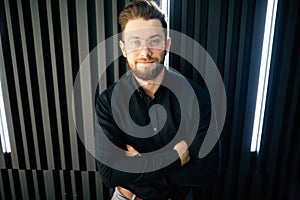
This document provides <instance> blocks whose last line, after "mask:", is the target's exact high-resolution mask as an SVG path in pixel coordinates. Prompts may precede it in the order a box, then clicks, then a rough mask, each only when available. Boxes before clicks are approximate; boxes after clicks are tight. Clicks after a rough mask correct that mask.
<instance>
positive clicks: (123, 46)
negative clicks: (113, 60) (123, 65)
mask: <svg viewBox="0 0 300 200" xmlns="http://www.w3.org/2000/svg"><path fill="white" fill-rule="evenodd" d="M119 45H120V48H121V51H122V53H123V56H124V57H125V58H126V51H125V44H124V42H123V41H122V40H120V42H119Z"/></svg>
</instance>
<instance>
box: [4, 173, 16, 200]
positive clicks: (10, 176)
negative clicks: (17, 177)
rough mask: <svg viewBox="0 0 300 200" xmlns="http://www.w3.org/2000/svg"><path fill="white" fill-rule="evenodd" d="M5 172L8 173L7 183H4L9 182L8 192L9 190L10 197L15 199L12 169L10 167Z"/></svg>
mask: <svg viewBox="0 0 300 200" xmlns="http://www.w3.org/2000/svg"><path fill="white" fill-rule="evenodd" d="M7 173H8V179H9V183H6V184H9V186H10V192H11V197H12V199H16V191H15V186H14V179H13V175H12V170H11V169H9V170H7Z"/></svg>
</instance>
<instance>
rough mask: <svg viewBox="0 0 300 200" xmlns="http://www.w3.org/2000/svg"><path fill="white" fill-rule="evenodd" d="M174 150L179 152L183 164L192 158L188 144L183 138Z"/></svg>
mask: <svg viewBox="0 0 300 200" xmlns="http://www.w3.org/2000/svg"><path fill="white" fill-rule="evenodd" d="M174 150H176V151H177V153H178V154H179V158H180V161H181V166H183V165H185V164H186V163H187V162H189V160H190V153H189V149H188V145H187V143H186V142H185V141H184V140H181V141H180V142H179V143H177V144H176V145H175V146H174Z"/></svg>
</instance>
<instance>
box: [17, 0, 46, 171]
mask: <svg viewBox="0 0 300 200" xmlns="http://www.w3.org/2000/svg"><path fill="white" fill-rule="evenodd" d="M17 5H18V12H19V21H20V31H21V40H22V48H23V54H24V55H23V57H24V67H25V75H26V83H27V89H28V100H29V110H30V118H31V123H32V135H33V141H34V144H33V145H34V147H35V148H34V149H35V152H34V153H35V156H36V164H37V169H41V164H40V154H39V150H38V149H39V148H38V139H37V131H36V121H35V113H34V106H33V98H32V89H31V84H32V83H31V78H30V72H29V62H28V54H27V52H28V50H27V44H26V38H25V37H26V35H25V28H24V18H23V9H22V2H21V1H20V0H18V1H17Z"/></svg>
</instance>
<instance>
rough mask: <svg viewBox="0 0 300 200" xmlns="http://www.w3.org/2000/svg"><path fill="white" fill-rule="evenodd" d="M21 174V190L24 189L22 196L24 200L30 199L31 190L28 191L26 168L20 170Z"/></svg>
mask: <svg viewBox="0 0 300 200" xmlns="http://www.w3.org/2000/svg"><path fill="white" fill-rule="evenodd" d="M19 176H20V184H21V190H22V198H23V199H24V200H26V199H30V198H29V192H28V185H27V181H26V174H25V170H19ZM29 187H32V186H31V185H30V186H29Z"/></svg>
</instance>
